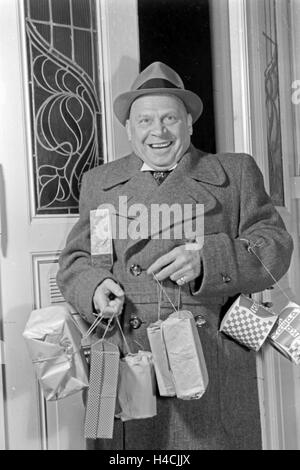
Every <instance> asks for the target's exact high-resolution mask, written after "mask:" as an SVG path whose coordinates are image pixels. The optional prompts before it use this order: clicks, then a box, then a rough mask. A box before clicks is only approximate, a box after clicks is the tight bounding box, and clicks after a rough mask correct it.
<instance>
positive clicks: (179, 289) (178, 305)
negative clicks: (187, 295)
mask: <svg viewBox="0 0 300 470" xmlns="http://www.w3.org/2000/svg"><path fill="white" fill-rule="evenodd" d="M153 277H154V279H155V281H156V282H157V284H158V286H159V288H160V296H159V311H158V319H160V307H161V293H162V292H163V293H164V294H165V296H166V297H167V299H168V301H169V302H170V304H171V305H172V307H173V308H174V310H175V312H177V313H178V310H179V309H180V295H181V287H180V286H178V302H177V307H178V308H176V307H175V305H174V304H173V302H172V300H171V299H170V297H169V296H168V294H167V292H166V289H164V288H163V285H162V283H161V282H160V281H159V280H158V279H157V277H156V276H155V274H154V273H153Z"/></svg>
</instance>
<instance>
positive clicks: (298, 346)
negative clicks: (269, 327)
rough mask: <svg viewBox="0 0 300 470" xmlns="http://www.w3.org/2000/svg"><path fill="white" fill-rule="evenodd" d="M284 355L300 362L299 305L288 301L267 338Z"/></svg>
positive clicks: (297, 363)
mask: <svg viewBox="0 0 300 470" xmlns="http://www.w3.org/2000/svg"><path fill="white" fill-rule="evenodd" d="M268 340H269V341H270V343H271V344H272V345H273V346H275V348H277V349H278V350H279V351H280V352H281V353H282V354H283V355H284V356H285V357H287V358H288V359H289V360H290V361H292V362H293V363H294V364H296V365H299V364H300V306H299V305H298V304H296V303H294V302H289V303H288V305H287V306H286V307H284V308H283V309H282V310H281V312H280V314H279V317H278V320H277V324H276V329H275V330H274V331H273V332H272V333H271V336H270V337H269V338H268Z"/></svg>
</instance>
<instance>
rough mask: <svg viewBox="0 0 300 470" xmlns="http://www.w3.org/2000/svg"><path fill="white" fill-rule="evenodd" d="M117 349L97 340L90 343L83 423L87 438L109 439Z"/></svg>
mask: <svg viewBox="0 0 300 470" xmlns="http://www.w3.org/2000/svg"><path fill="white" fill-rule="evenodd" d="M119 358H120V353H119V349H118V347H117V346H116V345H115V344H112V343H109V342H108V341H106V340H103V339H102V340H99V341H98V342H97V343H94V344H92V346H91V370H90V386H89V390H88V399H87V407H86V416H85V424H84V437H85V438H86V439H98V438H99V439H100V438H101V439H112V437H113V429H114V416H115V407H116V397H117V385H118V374H119Z"/></svg>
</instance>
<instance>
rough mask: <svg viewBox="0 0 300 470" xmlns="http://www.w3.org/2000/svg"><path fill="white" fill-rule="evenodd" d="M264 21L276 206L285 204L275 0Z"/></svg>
mask: <svg viewBox="0 0 300 470" xmlns="http://www.w3.org/2000/svg"><path fill="white" fill-rule="evenodd" d="M264 20H265V26H264V32H263V34H264V37H265V45H266V51H265V54H266V67H265V94H266V103H265V104H266V119H267V139H268V159H269V181H270V196H271V198H272V201H273V203H274V204H275V205H276V206H284V185H283V164H282V139H281V127H280V96H279V73H278V44H277V30H276V5H275V0H265V1H264Z"/></svg>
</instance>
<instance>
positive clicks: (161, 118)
mask: <svg viewBox="0 0 300 470" xmlns="http://www.w3.org/2000/svg"><path fill="white" fill-rule="evenodd" d="M126 130H127V135H128V139H129V140H130V141H131V145H132V148H133V151H134V152H135V153H136V155H138V156H139V157H140V158H141V159H142V160H143V161H144V162H145V163H147V164H148V165H149V166H151V167H152V168H153V169H155V170H167V169H169V168H171V167H172V166H173V165H174V164H175V163H176V162H178V161H179V160H180V159H181V157H182V156H183V155H184V153H185V152H186V150H187V149H188V147H189V145H190V142H191V137H190V136H191V135H192V132H193V128H192V116H191V115H190V114H188V113H187V112H186V109H185V106H184V104H183V102H182V101H181V100H180V99H179V98H176V97H174V96H171V95H146V96H142V97H141V98H138V99H137V100H135V101H134V102H133V104H132V106H131V110H130V116H129V119H128V120H127V122H126Z"/></svg>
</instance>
